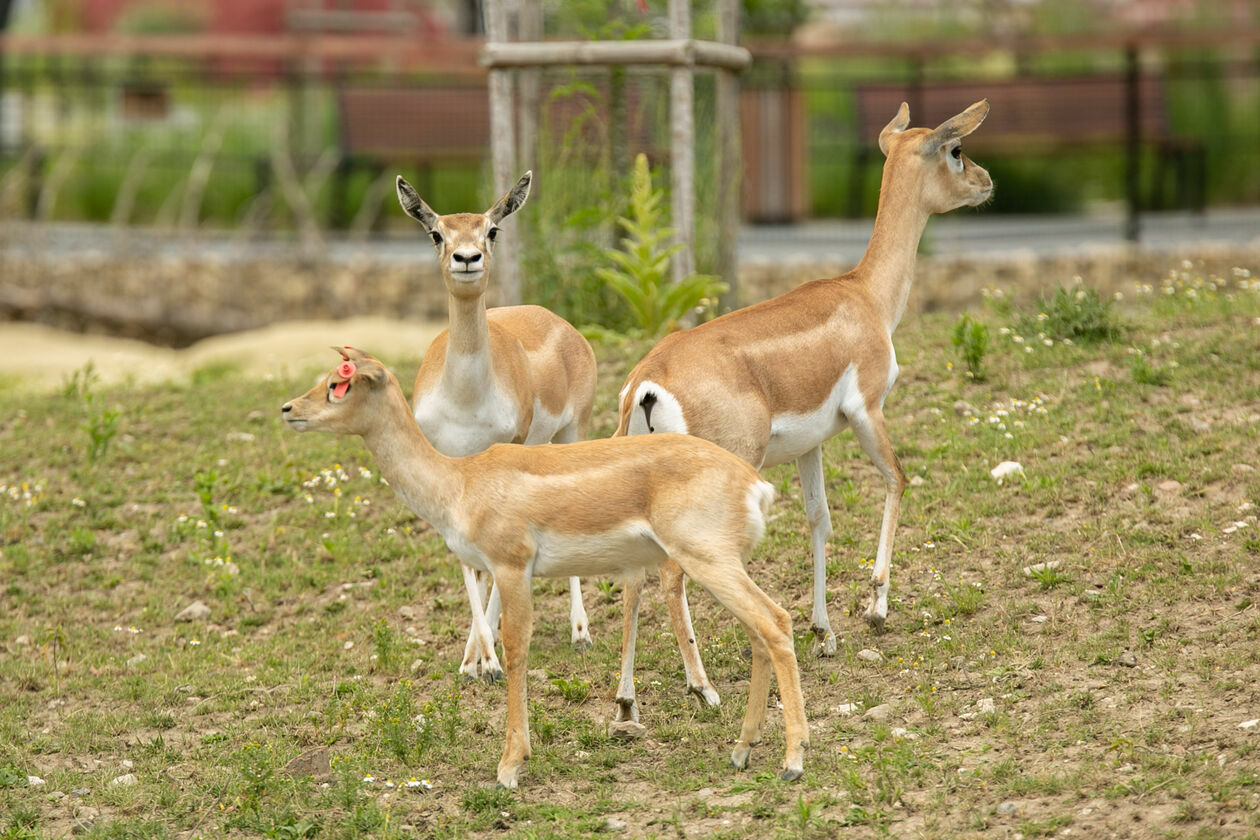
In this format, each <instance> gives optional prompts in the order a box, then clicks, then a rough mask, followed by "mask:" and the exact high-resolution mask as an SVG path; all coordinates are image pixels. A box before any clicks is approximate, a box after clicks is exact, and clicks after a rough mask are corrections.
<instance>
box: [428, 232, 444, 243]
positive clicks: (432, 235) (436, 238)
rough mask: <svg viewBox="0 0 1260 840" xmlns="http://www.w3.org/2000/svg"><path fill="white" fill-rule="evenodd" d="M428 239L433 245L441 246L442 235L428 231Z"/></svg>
mask: <svg viewBox="0 0 1260 840" xmlns="http://www.w3.org/2000/svg"><path fill="white" fill-rule="evenodd" d="M429 238H430V239H432V240H433V244H434V245H438V246H440V245H441V244H442V234H440V233H438V232H437V231H436V230H431V231H429Z"/></svg>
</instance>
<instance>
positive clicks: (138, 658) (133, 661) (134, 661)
mask: <svg viewBox="0 0 1260 840" xmlns="http://www.w3.org/2000/svg"><path fill="white" fill-rule="evenodd" d="M148 658H149V657H147V656H145V655H144V654H143V653H137V654H136V655H135V656H133V657H131V658H130V659H128V660H127V667H128V668H134V667H135V666H137V665H139V664H140V663H141V662H143V661H144V660H146V659H148Z"/></svg>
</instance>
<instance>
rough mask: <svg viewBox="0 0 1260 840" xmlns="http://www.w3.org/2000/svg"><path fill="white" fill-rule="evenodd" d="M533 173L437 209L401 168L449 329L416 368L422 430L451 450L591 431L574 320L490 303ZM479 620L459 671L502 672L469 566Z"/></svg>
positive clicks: (489, 608) (580, 615) (586, 368)
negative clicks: (478, 203) (474, 204)
mask: <svg viewBox="0 0 1260 840" xmlns="http://www.w3.org/2000/svg"><path fill="white" fill-rule="evenodd" d="M532 181H533V173H531V172H526V173H525V175H524V176H522V177H521V179H520V180H519V181H517V182H516V185H515V186H513V187H512V189H510V190H509V191H508V192H507V194H506V195H504V196H503V197H502V198H501V199H499V200H498V202H496V203H495V205H494V206H493V207H491V208H490V209H489V210H487V211H486V212H485V213H454V214H451V215H447V216H439V215H438V214H437V213H435V212H433V210H432V209H431V208H430V207H429V205H428V204H425V202H424V200H423V199H421V198H420V196H419V195H418V194H417V193H416V191H415V189H413V188H412V186H411V184H408V183H407V182H406V181H405V180H404V179H403V177H402V176H401V175H399V176H398V181H397V188H398V202H399V203H400V204H401V205H402V208H403V210H404V211H406V213H407V215H408V216H410V217H411V218H413V219H415V220H416V221H417V222H419V223H420V225H421V226H422V227H423V228H424V231H425V233H427V234H428V235H429V238H430V239H432V240H433V246H434V247H435V248H436V249H437V253H438V260H439V261H440V263H441V266H442V279H443V280H444V281H445V283H446V291H447V304H448V308H449V312H450V327H449V328H448V329H447V330H446V331H445V332H443V333H441V334H440V335H439V336H438V337H437V338H435V339H434V340H433V343H432V344H431V345H429V349H428V350H427V351H426V352H425V354H424V360H423V361H422V362H421V364H420V371H419V373H417V374H416V382H415V386H414V389H413V391H412V408H413V411H414V414H415V418H416V423H418V424H419V425H420V429H421V430H422V431H423V432H424V434H425V437H427V438H428V439H429V440H430V441H431V442H432V444H433V446H434V447H436V448H437V450H438V451H439V452H441V453H442V454H444V455H451V456H458V455H471V454H472V453H474V452H480V451H482V450H483V449H486V448H487V447H489V446H491V445H492V444H495V443H524V444H529V445H532V444H539V443H553V442H554V443H571V442H573V441H576V440H578V439H580V438H581V437H583V436H584V435H585V433H586V429H587V427H588V426H589V424H590V419H591V406H592V404H593V403H594V401H595V353H594V352H593V351H592V350H591V345H590V344H589V343H588V342H587V341H586V339H585V338H583V337H582V334H581V333H579V332H578V331H577V330H575V329H574V328H573V327H572V326H571V325H569V323H568V322H566V321H565V320H564V319H563V318H561V317H560V316H558V315H555V314H553V313H551V312H549V311H548V310H546V309H543V308H542V307H541V306H503V307H496V308H494V309H490V310H487V309H486V287H487V278H488V276H489V274H490V262H491V255H492V251H493V247H494V241H495V237H496V236H497V235H498V233H499V223H500V222H502V221H503V220H504V219H506V218H507V217H508V216H510V215H512V214H513V213H515V212H516V211H517V210H519V209H520V208H521V206H522V205H524V204H525V200H526V199H527V198H528V197H529V188H530V184H531V183H532ZM463 574H464V585H465V587H466V588H467V590H468V601H469V605H470V606H471V607H472V616H473V617H472V627H471V629H470V630H469V633H468V644H467V645H466V646H465V648H464V659H463V661H462V662H461V663H460V667H459V670H460V673H461V674H464V675H465V676H469V677H476V676H478V675H480V676H482V677H485V678H487V679H497V678H498V677H500V676H502V674H503V669H502V667H501V666H500V664H499V658H498V656H497V655H496V654H495V650H494V640H495V637H496V635H497V634H496V632H495V631H496V629H497V627H498V621H499V596H498V593H497V592H496V591H495V588H494V587H492V588H491V592H490V600H489V603H488V604H486V603H485V601H486V594H485V589H484V581H483V579H482V578H481V576H480V575H478V574H477V573H476V572H475V571H474V570H473V569H471V568H469V567H468V566H464V567H463ZM569 618H570V623H571V626H572V635H571V638H572V641H573V645H574V647H576V648H579V649H583V648H586V647H590V644H591V636H590V628H589V625H588V622H587V617H586V610H585V608H584V607H583V605H582V587H581V581H579V580H578V579H577V578H576V577H575V578H571V579H570V580H569Z"/></svg>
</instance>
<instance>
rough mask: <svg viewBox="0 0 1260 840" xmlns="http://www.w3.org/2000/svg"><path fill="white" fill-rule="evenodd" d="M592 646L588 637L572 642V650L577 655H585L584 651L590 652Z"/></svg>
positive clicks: (593, 644)
mask: <svg viewBox="0 0 1260 840" xmlns="http://www.w3.org/2000/svg"><path fill="white" fill-rule="evenodd" d="M594 646H595V643H594V642H592V641H591V637H590V636H586V637H585V638H580V639H574V640H573V649H574V650H575V651H577V652H578V653H585V652H586V651H588V650H590V649H591V648H592V647H594Z"/></svg>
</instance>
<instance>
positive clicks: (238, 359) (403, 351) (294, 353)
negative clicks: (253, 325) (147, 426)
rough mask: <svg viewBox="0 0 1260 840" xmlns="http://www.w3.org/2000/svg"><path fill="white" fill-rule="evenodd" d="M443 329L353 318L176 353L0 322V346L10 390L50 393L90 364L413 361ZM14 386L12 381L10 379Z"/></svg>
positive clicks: (177, 368)
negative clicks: (366, 356)
mask: <svg viewBox="0 0 1260 840" xmlns="http://www.w3.org/2000/svg"><path fill="white" fill-rule="evenodd" d="M445 327H446V325H445V324H432V323H414V322H402V321H394V320H390V319H386V318H351V319H347V320H344V321H294V322H287V323H281V324H275V325H273V326H270V327H267V328H265V329H261V330H251V331H248V332H241V333H233V334H231V335H222V336H215V337H214V338H208V339H206V340H204V341H200V342H198V343H196V344H194V345H193V346H191V347H188V348H185V349H182V350H172V349H170V348H166V347H155V346H154V345H151V344H146V343H144V342H142V341H134V340H131V339H124V338H112V337H109V336H103V335H82V334H79V333H71V332H65V331H63V330H57V329H53V328H51V327H45V326H42V325H39V324H26V323H0V346H4V347H5V348H7V349H8V350H9V352H13V351H14V350H16V351H17V355H18V358H19V359H20V360H21V364H20V366H19V369H18V371H17V376H16V377H10V381H9V383H8V387H11V388H18V389H25V390H36V391H48V390H53V389H56V388H59V387H61V385H62V384H63V383H64V382H65V380H66V378H67V377H68V376H69V375H70V374H71V373H73V372H74V371H76V370H81V369H82V368H83V367H84V366H85V365H86V364H87V363H88V362H91V363H92V365H93V367H94V369H95V371H96V372H97V373H98V374H99V375H100V381H101V382H103V383H119V382H126V381H128V380H133V381H135V382H138V383H148V382H169V381H176V380H180V379H184V378H186V377H188V376H189V375H190V374H191V373H192V372H193V371H195V370H197V369H198V368H202V367H205V366H206V365H208V364H212V363H215V362H221V361H222V362H230V363H233V364H235V365H237V366H238V367H239V368H240V370H241V371H242V373H244V374H245V375H246V376H252V377H258V378H262V377H265V376H268V375H271V376H285V375H289V374H292V373H296V372H299V371H302V370H306V369H308V368H318V367H320V366H322V365H325V364H327V365H331V364H332V360H333V359H334V356H333V354H332V353H331V352H329V350H328V348H329V347H330V346H331V345H334V344H338V345H341V344H349V345H352V346H354V347H358V348H360V349H362V350H365V351H367V352H369V353H373V354H375V355H380V356H384V357H386V358H390V357H399V356H408V355H410V356H419V355H421V354H422V353H423V351H424V348H426V347H428V346H429V342H431V341H432V340H433V338H434V336H436V335H437V334H438V333H439V332H441V331H442V330H443V329H445ZM15 380H16V381H15Z"/></svg>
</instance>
